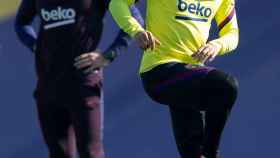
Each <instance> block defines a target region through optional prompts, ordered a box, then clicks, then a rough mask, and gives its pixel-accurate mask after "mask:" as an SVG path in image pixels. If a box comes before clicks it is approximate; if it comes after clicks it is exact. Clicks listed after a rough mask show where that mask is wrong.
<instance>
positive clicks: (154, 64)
mask: <svg viewBox="0 0 280 158" xmlns="http://www.w3.org/2000/svg"><path fill="white" fill-rule="evenodd" d="M170 62H178V63H184V64H193V65H203V64H200V63H191V62H186V61H182V60H178V59H169V60H161V61H158V62H156V63H153V64H151V65H148V66H145V67H142V66H140V70H139V75H141V74H143V73H145V72H148V71H150V70H152V69H153V68H155V67H157V66H159V65H162V64H166V63H170Z"/></svg>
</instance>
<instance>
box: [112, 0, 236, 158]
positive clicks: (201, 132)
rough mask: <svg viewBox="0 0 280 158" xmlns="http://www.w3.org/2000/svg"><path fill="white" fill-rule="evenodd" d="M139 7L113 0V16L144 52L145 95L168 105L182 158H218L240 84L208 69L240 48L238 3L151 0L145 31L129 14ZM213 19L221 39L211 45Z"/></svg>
mask: <svg viewBox="0 0 280 158" xmlns="http://www.w3.org/2000/svg"><path fill="white" fill-rule="evenodd" d="M135 2H136V1H135V0H112V1H111V4H110V11H111V13H112V15H113V17H114V19H115V20H116V22H117V23H118V25H119V26H120V27H121V28H122V29H123V30H124V31H125V32H127V33H128V34H130V36H132V37H134V38H135V40H136V42H137V43H138V44H139V46H140V47H141V48H142V49H144V50H145V53H144V55H143V59H142V63H141V68H140V75H141V78H142V81H143V85H144V88H145V90H146V92H147V94H148V95H149V96H150V97H151V98H152V99H153V100H154V101H156V102H158V103H161V104H165V105H168V107H169V109H170V113H171V118H172V123H173V130H174V135H175V139H176V143H177V147H178V150H179V152H180V155H181V157H182V158H200V157H206V158H217V155H218V147H219V143H220V138H221V134H222V131H223V128H224V126H225V124H226V120H227V118H228V115H229V113H230V111H231V109H232V107H233V105H234V102H235V100H236V98H237V92H238V83H237V80H236V78H235V77H233V76H232V75H230V74H227V73H225V72H223V71H220V70H218V69H216V68H212V67H208V66H206V64H207V62H210V61H212V60H213V59H214V58H215V57H216V56H218V55H223V54H226V53H229V52H231V51H233V50H234V49H235V48H236V47H237V45H238V38H239V30H238V24H237V18H236V12H235V2H234V0H147V17H146V29H144V28H143V27H142V26H141V25H140V24H139V23H138V22H137V21H136V20H135V19H134V18H133V17H132V16H131V14H130V11H129V6H130V5H132V4H134V3H135ZM214 19H215V21H216V23H217V24H218V27H219V38H218V39H214V40H208V36H209V30H210V27H211V22H212V20H214ZM202 111H203V113H201V112H202Z"/></svg>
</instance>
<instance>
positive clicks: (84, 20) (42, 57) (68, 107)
mask: <svg viewBox="0 0 280 158" xmlns="http://www.w3.org/2000/svg"><path fill="white" fill-rule="evenodd" d="M108 4H109V0H65V1H64V0H23V1H22V3H21V5H20V7H19V10H18V13H17V17H16V23H15V30H16V33H17V35H18V37H19V39H20V41H21V42H22V43H23V44H24V45H25V46H26V47H28V48H29V49H30V50H31V51H32V52H34V55H35V61H36V71H37V76H38V80H37V87H36V90H35V93H34V96H35V99H36V103H37V108H38V114H39V120H40V125H41V129H42V132H43V136H44V139H45V142H46V144H47V146H48V149H49V157H50V158H73V157H75V152H76V148H77V150H78V153H79V155H80V158H104V157H105V156H104V155H105V154H104V149H103V143H102V128H103V104H102V103H103V102H102V100H103V97H102V69H96V68H95V67H93V66H92V65H93V63H94V60H93V59H96V58H97V59H99V60H98V61H100V62H101V63H99V64H100V65H102V66H104V65H106V64H108V63H110V62H112V61H113V60H114V58H115V57H116V56H117V55H118V54H119V53H120V51H122V50H123V48H125V47H127V46H128V44H129V41H130V37H129V36H128V35H127V34H126V33H124V32H123V31H120V32H119V34H118V35H117V37H116V39H115V40H114V42H113V43H112V44H111V45H110V47H109V48H108V49H107V50H105V51H104V52H103V53H99V52H97V51H96V49H97V45H98V43H99V41H100V37H101V33H102V28H103V18H104V14H105V12H106V11H107V8H108ZM131 11H132V13H133V15H134V17H135V18H136V19H138V21H139V22H140V23H143V19H142V18H141V15H140V14H139V11H138V10H137V9H136V8H135V7H133V6H132V7H131ZM35 16H39V18H40V28H39V33H38V35H37V34H36V33H35V32H34V30H33V28H32V25H31V24H32V22H33V19H34V17H35ZM95 64H98V63H95Z"/></svg>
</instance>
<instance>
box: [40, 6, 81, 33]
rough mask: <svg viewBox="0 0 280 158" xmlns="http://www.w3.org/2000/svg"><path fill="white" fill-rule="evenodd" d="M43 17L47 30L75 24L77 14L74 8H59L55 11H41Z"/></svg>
mask: <svg viewBox="0 0 280 158" xmlns="http://www.w3.org/2000/svg"><path fill="white" fill-rule="evenodd" d="M41 17H42V19H43V20H44V21H46V22H47V24H46V25H45V26H44V29H45V30H48V29H52V28H56V27H60V26H64V25H69V24H73V23H75V17H76V12H75V10H74V9H72V8H68V9H63V8H62V7H60V6H59V7H57V8H56V9H53V10H50V11H48V10H45V9H41Z"/></svg>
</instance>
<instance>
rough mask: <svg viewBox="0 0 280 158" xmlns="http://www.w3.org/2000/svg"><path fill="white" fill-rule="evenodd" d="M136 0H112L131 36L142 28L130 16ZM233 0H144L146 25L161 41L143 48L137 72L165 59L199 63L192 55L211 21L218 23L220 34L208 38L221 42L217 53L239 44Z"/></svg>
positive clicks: (205, 36) (120, 22) (117, 16)
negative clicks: (148, 47)
mask: <svg viewBox="0 0 280 158" xmlns="http://www.w3.org/2000/svg"><path fill="white" fill-rule="evenodd" d="M133 3H135V0H111V4H110V11H111V13H112V15H113V17H114V19H115V20H116V22H117V23H118V25H119V26H120V27H121V28H122V29H123V30H124V31H125V32H127V33H128V34H130V35H131V36H132V37H133V36H134V35H135V34H136V33H138V32H140V31H144V28H142V26H141V25H140V24H139V23H138V22H137V21H136V20H135V19H134V18H133V17H132V16H131V14H130V11H129V6H130V5H132V4H133ZM234 6H235V1H234V0H147V17H146V27H147V28H146V29H147V30H148V31H150V32H152V33H153V35H154V36H155V37H157V38H158V39H159V40H160V42H161V45H160V46H158V47H156V49H155V50H153V51H151V50H146V51H145V53H144V55H143V58H142V62H141V67H140V73H143V72H146V71H149V70H151V69H152V68H154V67H155V66H157V65H160V64H163V63H168V62H181V63H190V64H202V63H199V62H198V61H196V60H194V59H193V58H192V57H191V55H192V54H194V53H195V52H197V51H198V49H199V48H200V47H202V46H203V45H205V44H206V42H207V40H208V37H209V30H210V27H211V21H212V20H213V19H215V20H216V23H217V24H218V26H219V30H220V31H219V38H218V39H215V40H212V41H210V43H212V44H216V45H221V46H222V49H221V51H220V52H219V54H220V55H222V54H225V53H228V52H230V51H232V50H234V49H235V48H236V47H237V45H238V40H239V29H238V24H237V18H236V13H235V7H234Z"/></svg>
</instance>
